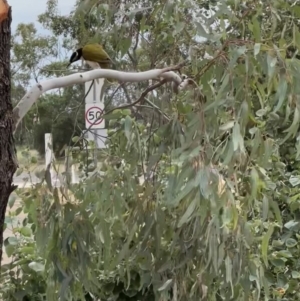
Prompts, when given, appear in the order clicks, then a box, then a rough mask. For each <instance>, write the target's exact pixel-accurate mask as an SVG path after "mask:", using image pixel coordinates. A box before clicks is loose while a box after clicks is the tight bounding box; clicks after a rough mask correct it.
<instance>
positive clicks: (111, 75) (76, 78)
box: [13, 67, 182, 131]
mask: <svg viewBox="0 0 300 301" xmlns="http://www.w3.org/2000/svg"><path fill="white" fill-rule="evenodd" d="M175 69H179V68H176V67H174V69H173V70H175ZM170 70H172V68H164V69H153V70H148V71H144V72H123V71H116V70H110V69H96V70H91V71H87V72H84V73H76V74H72V75H68V76H63V77H58V78H52V79H48V80H45V81H43V82H41V83H38V84H36V85H34V86H33V87H32V88H31V89H30V90H29V91H28V92H27V93H26V94H25V95H24V97H23V98H22V99H21V100H20V102H19V103H18V105H17V106H16V107H15V108H14V110H13V115H14V122H15V129H14V131H15V130H16V128H17V126H18V124H19V123H20V121H21V120H22V119H23V117H24V116H25V115H26V114H27V112H28V111H29V110H30V108H31V107H32V106H33V104H34V103H35V102H36V101H37V100H38V98H39V97H40V96H41V95H42V94H43V93H45V92H47V91H49V90H52V89H57V88H63V87H67V86H71V85H75V84H83V83H85V82H88V81H91V80H94V79H98V78H107V79H116V80H118V81H121V82H141V81H146V80H149V79H155V78H164V79H168V81H172V82H173V83H174V87H175V88H176V89H175V90H178V87H179V86H180V84H181V82H182V79H181V78H180V76H179V75H177V74H176V73H175V72H173V71H170ZM180 88H181V87H180ZM180 88H179V90H181V89H180Z"/></svg>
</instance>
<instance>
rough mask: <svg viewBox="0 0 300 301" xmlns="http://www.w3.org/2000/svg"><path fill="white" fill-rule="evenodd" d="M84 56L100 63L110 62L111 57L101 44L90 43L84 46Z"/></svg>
mask: <svg viewBox="0 0 300 301" xmlns="http://www.w3.org/2000/svg"><path fill="white" fill-rule="evenodd" d="M83 57H84V59H85V60H89V61H92V62H98V63H109V62H111V59H110V57H109V55H108V54H107V53H106V51H105V50H104V49H103V47H102V46H101V45H100V44H88V45H86V46H84V49H83Z"/></svg>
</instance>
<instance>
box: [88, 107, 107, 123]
mask: <svg viewBox="0 0 300 301" xmlns="http://www.w3.org/2000/svg"><path fill="white" fill-rule="evenodd" d="M102 114H103V111H102V110H101V109H100V108H99V107H96V106H93V107H90V108H89V109H88V110H87V111H86V112H85V119H86V121H87V122H88V123H89V124H91V125H97V124H100V123H101V122H102V121H103V118H100V116H102Z"/></svg>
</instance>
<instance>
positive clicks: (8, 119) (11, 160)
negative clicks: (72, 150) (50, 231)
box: [0, 0, 17, 262]
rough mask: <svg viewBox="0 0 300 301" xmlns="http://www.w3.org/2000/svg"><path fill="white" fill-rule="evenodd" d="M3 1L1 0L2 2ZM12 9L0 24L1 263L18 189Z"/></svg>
mask: <svg viewBox="0 0 300 301" xmlns="http://www.w3.org/2000/svg"><path fill="white" fill-rule="evenodd" d="M0 1H1V0H0ZM10 25H11V8H9V10H8V14H7V18H5V19H3V22H1V23H0V262H1V260H2V246H3V229H4V227H3V226H4V219H5V211H6V207H7V203H8V198H9V196H10V194H11V192H12V191H13V190H14V189H15V188H16V187H15V186H14V185H12V181H13V175H14V173H15V171H16V169H17V160H16V151H15V146H14V138H13V114H12V110H13V107H12V103H11V97H10V94H11V78H10V39H11V28H10Z"/></svg>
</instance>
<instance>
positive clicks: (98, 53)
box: [67, 43, 114, 69]
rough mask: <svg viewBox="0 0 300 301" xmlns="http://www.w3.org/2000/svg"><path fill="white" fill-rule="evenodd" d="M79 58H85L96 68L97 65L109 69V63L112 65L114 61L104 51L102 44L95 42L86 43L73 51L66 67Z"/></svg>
mask: <svg viewBox="0 0 300 301" xmlns="http://www.w3.org/2000/svg"><path fill="white" fill-rule="evenodd" d="M80 59H83V60H85V62H86V63H87V64H88V65H89V66H90V67H91V68H92V69H98V68H99V67H100V68H102V69H109V68H110V66H111V65H114V62H113V61H112V59H111V58H110V57H109V55H108V54H107V53H106V51H105V50H104V48H103V46H102V45H100V44H97V43H95V44H87V45H85V46H83V47H82V48H78V49H77V50H76V51H74V52H73V53H72V55H71V57H70V61H69V64H68V66H67V67H69V66H70V65H71V64H72V63H74V62H76V61H79V60H80Z"/></svg>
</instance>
